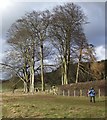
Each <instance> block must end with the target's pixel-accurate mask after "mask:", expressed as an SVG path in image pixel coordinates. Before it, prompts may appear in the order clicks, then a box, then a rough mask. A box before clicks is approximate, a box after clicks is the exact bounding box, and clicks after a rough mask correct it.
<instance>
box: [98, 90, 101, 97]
mask: <svg viewBox="0 0 107 120" xmlns="http://www.w3.org/2000/svg"><path fill="white" fill-rule="evenodd" d="M98 96H99V98H100V96H101V91H100V89H99V90H98Z"/></svg>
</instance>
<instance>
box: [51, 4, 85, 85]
mask: <svg viewBox="0 0 107 120" xmlns="http://www.w3.org/2000/svg"><path fill="white" fill-rule="evenodd" d="M85 23H86V20H85V15H84V14H83V12H82V11H81V8H80V7H79V6H77V5H75V4H73V3H67V4H65V5H63V6H57V7H56V8H54V9H53V12H52V17H51V26H50V29H51V32H50V36H51V39H53V41H52V44H53V45H54V47H55V48H56V49H57V50H58V52H59V55H60V57H61V61H62V84H68V74H69V64H70V58H71V56H72V55H71V51H72V46H73V44H74V42H75V43H76V41H77V37H78V33H79V31H80V32H81V27H82V26H83V24H85ZM78 40H79V39H78Z"/></svg>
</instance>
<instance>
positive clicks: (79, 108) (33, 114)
mask: <svg viewBox="0 0 107 120" xmlns="http://www.w3.org/2000/svg"><path fill="white" fill-rule="evenodd" d="M3 117H4V118H104V117H105V98H104V97H102V98H97V99H96V103H90V102H89V98H87V97H64V96H56V95H45V94H35V95H26V94H25V95H24V94H19V93H18V94H12V93H4V94H3Z"/></svg>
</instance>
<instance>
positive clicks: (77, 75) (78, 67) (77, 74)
mask: <svg viewBox="0 0 107 120" xmlns="http://www.w3.org/2000/svg"><path fill="white" fill-rule="evenodd" d="M81 57H82V48H81V49H80V55H79V60H78V65H77V73H76V80H75V83H78V77H79V69H80V62H81Z"/></svg>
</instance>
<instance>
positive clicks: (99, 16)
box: [0, 0, 105, 62]
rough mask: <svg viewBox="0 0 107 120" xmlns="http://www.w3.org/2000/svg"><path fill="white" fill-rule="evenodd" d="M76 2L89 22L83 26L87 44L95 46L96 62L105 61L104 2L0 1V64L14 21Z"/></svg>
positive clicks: (63, 0) (61, 0)
mask: <svg viewBox="0 0 107 120" xmlns="http://www.w3.org/2000/svg"><path fill="white" fill-rule="evenodd" d="M68 1H69V2H70V1H71V2H74V1H78V2H77V3H76V4H78V5H80V6H81V7H82V9H83V12H84V13H85V15H86V16H87V17H88V21H89V22H90V23H89V24H88V25H86V26H85V28H84V29H85V33H86V36H87V39H88V41H89V43H92V44H93V45H95V46H96V55H97V58H98V60H102V59H105V3H104V2H103V1H104V0H96V1H95V0H94V1H93V0H87V1H86V0H81V1H83V2H80V0H54V1H53V0H0V14H1V15H0V22H1V21H2V22H1V24H0V28H2V29H0V62H1V59H2V57H3V56H4V55H5V54H4V51H5V50H6V47H7V44H6V42H5V41H6V32H7V31H8V29H9V28H10V26H11V24H12V23H14V22H15V20H17V19H19V18H20V17H22V16H24V14H25V13H26V12H30V11H32V10H45V9H52V8H53V7H54V6H56V5H60V4H63V3H66V2H68Z"/></svg>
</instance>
